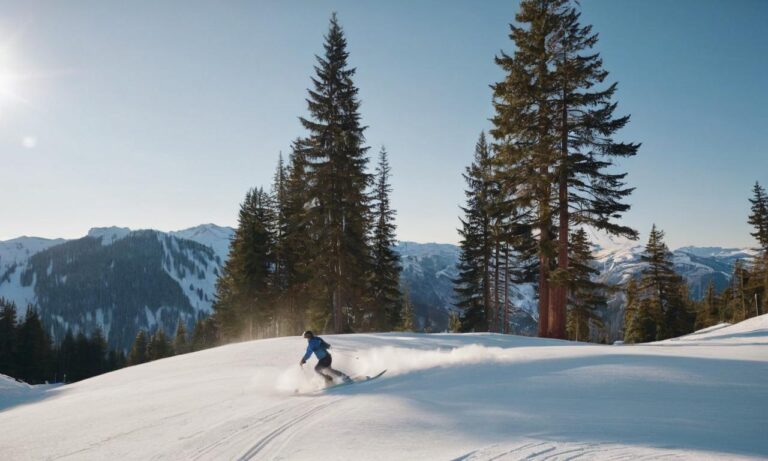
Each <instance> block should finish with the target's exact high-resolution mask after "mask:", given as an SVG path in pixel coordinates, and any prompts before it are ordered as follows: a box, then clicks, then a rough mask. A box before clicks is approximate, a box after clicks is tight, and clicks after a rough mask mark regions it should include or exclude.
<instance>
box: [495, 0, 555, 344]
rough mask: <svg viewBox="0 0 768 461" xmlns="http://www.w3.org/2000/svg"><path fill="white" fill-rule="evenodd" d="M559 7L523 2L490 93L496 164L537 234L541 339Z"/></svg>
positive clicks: (549, 248) (545, 322)
mask: <svg viewBox="0 0 768 461" xmlns="http://www.w3.org/2000/svg"><path fill="white" fill-rule="evenodd" d="M561 3H562V2H552V1H543V0H536V1H533V0H526V1H523V2H521V3H520V10H519V12H518V13H517V15H516V16H515V20H516V22H517V24H520V25H515V24H510V29H511V33H510V35H509V37H510V39H512V41H513V42H514V43H515V53H514V54H513V55H511V56H510V55H508V54H506V53H504V52H502V53H501V55H500V56H497V57H496V64H498V65H499V66H500V67H501V68H502V70H504V72H505V73H506V75H505V77H504V80H502V81H501V82H498V83H496V84H495V85H493V86H492V88H493V105H494V109H495V115H494V116H493V118H492V119H491V121H492V122H493V125H494V128H493V129H492V130H491V134H492V135H493V137H494V139H495V141H496V151H497V154H498V157H499V162H501V163H503V165H504V166H505V167H506V168H505V169H506V176H507V178H510V179H511V180H513V181H515V182H516V183H517V184H518V185H519V186H520V187H519V188H518V190H517V191H516V193H515V198H514V201H515V206H516V207H518V208H524V209H530V210H531V211H530V215H531V216H530V219H531V222H532V225H533V227H534V228H535V230H536V232H537V239H538V245H537V254H538V259H539V263H538V265H537V267H538V269H539V274H538V290H539V296H538V297H539V336H548V334H549V330H548V328H549V292H550V286H549V285H550V283H549V278H550V271H551V268H552V259H553V257H554V250H555V247H554V244H553V241H552V240H553V239H552V224H553V215H552V198H553V197H552V182H553V171H552V167H553V165H554V163H555V160H556V155H557V151H556V145H557V144H556V143H557V138H556V135H555V132H554V129H553V128H554V117H555V116H556V114H555V113H554V112H553V111H554V107H553V104H552V100H553V99H554V98H555V96H556V91H557V88H556V85H555V83H556V74H555V73H554V71H553V69H552V66H551V63H552V62H553V61H554V56H553V50H552V49H551V47H549V46H548V41H550V40H551V37H553V36H554V34H555V33H556V32H557V30H558V22H557V21H555V20H554V19H555V18H554V14H555V12H556V8H557V7H558V6H559V5H560V4H561Z"/></svg>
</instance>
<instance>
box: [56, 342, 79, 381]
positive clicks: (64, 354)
mask: <svg viewBox="0 0 768 461" xmlns="http://www.w3.org/2000/svg"><path fill="white" fill-rule="evenodd" d="M75 354H76V352H75V336H74V335H73V334H72V330H70V329H67V333H66V334H65V335H64V339H62V340H61V345H60V346H59V354H58V362H59V365H58V370H59V376H60V379H61V382H63V383H71V382H74V380H75V378H76V376H73V374H72V370H73V366H74V363H75V360H76V356H75Z"/></svg>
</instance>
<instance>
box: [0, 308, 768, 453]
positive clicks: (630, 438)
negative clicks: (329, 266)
mask: <svg viewBox="0 0 768 461" xmlns="http://www.w3.org/2000/svg"><path fill="white" fill-rule="evenodd" d="M325 339H326V340H327V341H328V342H330V343H331V344H332V345H333V347H332V349H331V351H332V352H333V354H334V364H335V365H336V366H337V367H338V368H339V369H342V370H344V371H346V372H348V373H350V374H357V373H373V372H376V371H380V370H381V369H383V368H387V369H388V371H387V373H386V374H385V375H384V376H383V377H381V378H380V379H378V380H376V381H372V382H368V383H363V384H358V385H354V386H347V387H341V388H336V389H334V390H331V391H327V392H320V393H309V394H302V393H299V394H296V393H294V390H296V389H299V390H300V391H303V392H310V391H314V390H315V389H316V386H317V385H318V382H317V381H318V379H317V378H316V377H314V376H313V372H312V371H311V369H310V367H309V366H305V367H304V368H303V369H302V368H300V367H299V365H298V360H299V358H300V357H301V355H302V353H303V351H304V346H305V342H304V341H303V340H302V339H301V338H278V339H268V340H261V341H252V342H247V343H240V344H234V345H229V346H224V347H219V348H216V349H211V350H206V351H202V352H198V353H194V354H188V355H183V356H178V357H173V358H170V359H164V360H160V361H156V362H152V363H149V364H145V365H141V366H136V367H131V368H127V369H123V370H119V371H117V372H113V373H109V374H106V375H102V376H98V377H95V378H92V379H89V380H87V381H83V382H80V383H76V384H73V385H68V386H62V387H58V388H55V389H47V390H44V391H42V392H40V393H39V395H37V396H36V397H35V398H34V399H27V400H23V401H20V402H19V404H18V405H16V406H8V407H6V408H5V409H0V447H2V452H3V457H4V458H5V459H22V460H23V459H48V458H57V459H58V458H65V459H66V458H70V459H180V460H181V459H183V460H194V459H217V460H218V459H314V460H316V459H322V460H340V459H366V460H368V459H370V460H375V459H380V460H393V459H414V460H415V459H419V460H420V459H440V460H449V459H454V460H459V459H461V460H491V459H553V460H556V459H560V460H564V459H575V458H582V459H658V458H670V459H728V460H731V459H756V458H763V457H766V456H768V437H766V432H765V430H766V429H765V428H766V427H768V316H762V317H759V318H756V319H751V320H748V321H746V322H742V323H740V324H737V325H733V326H719V327H713V328H710V329H708V330H706V331H701V332H697V333H695V334H692V335H688V336H685V337H683V338H679V339H677V340H669V341H664V342H658V343H651V344H647V345H636V346H599V345H587V344H577V343H570V342H565V341H556V340H545V339H536V338H525V337H517V336H503V335H491V334H467V335H453V334H438V335H420V334H398V333H390V334H371V335H345V336H327V337H325ZM312 364H314V359H312V361H311V362H310V364H309V365H312ZM2 392H3V390H0V393H2ZM0 401H2V400H0ZM6 404H7V403H6Z"/></svg>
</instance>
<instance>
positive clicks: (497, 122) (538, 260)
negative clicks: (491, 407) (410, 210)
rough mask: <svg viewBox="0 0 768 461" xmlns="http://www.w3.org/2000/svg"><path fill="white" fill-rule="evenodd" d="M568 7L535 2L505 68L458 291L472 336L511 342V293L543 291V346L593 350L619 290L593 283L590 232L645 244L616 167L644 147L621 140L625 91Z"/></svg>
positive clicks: (472, 173) (516, 31) (472, 181)
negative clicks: (604, 313) (610, 297)
mask: <svg viewBox="0 0 768 461" xmlns="http://www.w3.org/2000/svg"><path fill="white" fill-rule="evenodd" d="M579 20H580V13H579V12H578V10H577V4H576V3H575V2H571V1H568V0H523V1H522V2H521V3H520V11H519V13H518V14H517V16H516V24H512V25H511V26H510V27H511V33H510V38H511V39H512V41H513V42H514V47H515V52H514V53H513V54H512V55H508V54H506V53H503V52H502V53H501V54H500V55H499V56H497V57H496V63H497V64H498V65H499V66H500V67H501V68H502V70H503V71H504V73H505V77H504V79H503V80H502V81H500V82H498V83H496V84H494V85H492V88H493V107H494V111H495V113H494V115H493V117H492V119H491V122H492V124H493V127H492V129H491V130H490V131H489V133H490V135H491V137H492V141H491V142H490V143H489V142H488V141H487V140H486V138H485V135H484V133H481V135H480V139H479V141H478V143H477V147H476V152H475V158H474V161H473V163H472V165H471V166H470V167H469V168H468V169H467V172H466V174H465V179H466V181H467V186H468V187H467V191H466V194H467V204H466V206H465V207H464V209H463V210H464V215H465V216H464V219H462V222H461V224H462V226H461V229H460V234H461V242H460V245H461V260H460V266H459V271H460V274H459V277H458V278H457V280H456V283H455V287H456V288H455V291H456V296H457V306H458V307H459V308H461V311H462V315H461V318H460V322H461V329H462V330H463V331H499V332H506V331H507V328H508V325H509V322H508V318H509V315H510V311H511V310H513V309H515V306H513V305H512V304H511V302H510V300H509V299H508V298H509V296H508V293H509V284H511V283H523V282H529V283H531V282H532V283H535V285H536V287H537V291H538V293H537V294H538V296H537V297H538V304H539V307H538V317H539V330H538V335H539V336H542V337H553V338H566V337H571V338H573V339H576V338H578V339H582V338H588V337H589V334H588V331H586V330H588V329H589V324H590V322H596V321H598V320H599V319H598V317H597V316H596V315H595V313H594V311H595V309H596V307H597V306H599V305H600V304H601V303H604V300H605V293H606V290H607V289H608V288H607V287H603V286H600V285H599V284H596V283H594V282H593V281H592V277H591V275H592V274H593V273H594V270H593V269H592V267H591V265H590V261H591V260H592V255H591V252H590V246H591V244H590V242H589V241H588V239H587V234H586V233H585V232H583V231H582V230H580V229H582V228H583V227H585V226H586V227H590V228H593V229H598V230H601V231H604V232H607V233H608V234H611V235H616V236H625V237H629V238H636V236H637V232H636V231H635V230H634V229H631V228H629V227H626V226H623V225H621V224H620V223H619V222H618V221H617V220H618V219H619V218H620V217H621V215H622V213H624V212H625V211H627V210H628V209H629V205H628V204H627V203H625V200H626V198H627V197H628V196H629V195H630V193H631V192H632V188H629V187H627V186H626V184H625V182H624V179H625V176H626V174H625V173H621V172H620V171H619V169H618V166H617V165H616V164H615V161H616V159H622V158H627V157H631V156H633V155H635V154H636V153H637V151H638V148H639V144H636V143H628V142H619V141H616V140H614V135H615V134H616V133H617V132H618V131H619V130H621V129H622V128H623V127H624V126H625V125H626V124H627V123H628V122H629V116H616V115H614V112H615V109H616V102H614V96H615V93H616V88H617V86H616V84H615V83H612V84H607V83H605V82H606V79H607V76H608V72H607V71H606V70H605V69H604V68H603V63H602V59H601V58H600V54H599V53H597V52H595V51H594V50H593V48H594V46H595V45H596V44H597V34H596V33H594V32H593V31H592V27H591V26H589V25H586V26H585V25H581V24H580V22H579Z"/></svg>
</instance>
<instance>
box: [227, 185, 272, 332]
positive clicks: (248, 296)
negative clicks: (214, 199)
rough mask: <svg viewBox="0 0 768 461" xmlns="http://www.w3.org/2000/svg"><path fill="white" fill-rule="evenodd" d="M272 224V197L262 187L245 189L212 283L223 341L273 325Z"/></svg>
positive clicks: (268, 328)
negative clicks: (232, 232)
mask: <svg viewBox="0 0 768 461" xmlns="http://www.w3.org/2000/svg"><path fill="white" fill-rule="evenodd" d="M274 226H275V217H274V209H273V203H272V198H271V197H270V196H269V194H267V193H266V192H264V190H263V189H252V190H250V191H248V193H247V194H246V197H245V200H244V201H243V204H242V205H241V207H240V214H239V217H238V226H237V229H236V231H235V236H234V237H233V239H232V243H231V244H230V253H229V259H228V260H227V262H226V264H225V265H224V269H223V271H222V275H221V277H220V278H219V280H218V281H217V283H216V301H215V302H214V305H213V309H214V318H215V321H216V322H217V324H218V327H219V329H220V333H221V335H222V337H223V338H224V339H225V340H230V341H231V340H239V339H243V338H245V339H254V338H256V337H258V336H260V332H261V331H265V330H266V331H269V330H270V329H271V328H272V327H273V326H274V323H273V322H274V320H275V312H274V305H273V303H272V296H273V294H274V291H273V286H274V272H273V271H274V264H275V254H274V251H275V233H274V232H275V230H274Z"/></svg>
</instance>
